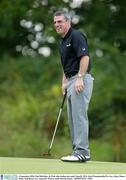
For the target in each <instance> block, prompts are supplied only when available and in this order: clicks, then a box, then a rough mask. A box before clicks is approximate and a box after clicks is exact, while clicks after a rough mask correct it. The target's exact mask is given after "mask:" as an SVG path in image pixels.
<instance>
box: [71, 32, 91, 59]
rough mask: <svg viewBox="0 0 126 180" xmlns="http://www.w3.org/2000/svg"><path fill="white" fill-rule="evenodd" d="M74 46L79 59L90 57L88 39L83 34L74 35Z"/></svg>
mask: <svg viewBox="0 0 126 180" xmlns="http://www.w3.org/2000/svg"><path fill="white" fill-rule="evenodd" d="M72 44H73V48H74V50H75V52H76V54H77V57H78V58H80V57H82V56H89V53H88V45H87V39H86V37H85V36H84V35H83V34H82V33H81V32H74V33H73V37H72Z"/></svg>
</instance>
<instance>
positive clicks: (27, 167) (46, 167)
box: [0, 157, 126, 174]
mask: <svg viewBox="0 0 126 180" xmlns="http://www.w3.org/2000/svg"><path fill="white" fill-rule="evenodd" d="M0 174H126V163H114V162H100V161H89V162H86V163H68V162H62V161H60V160H59V159H33V158H8V157H1V158H0Z"/></svg>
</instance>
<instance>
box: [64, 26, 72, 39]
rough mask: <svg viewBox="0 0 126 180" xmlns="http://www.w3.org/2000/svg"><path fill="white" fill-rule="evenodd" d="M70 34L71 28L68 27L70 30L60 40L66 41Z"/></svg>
mask: <svg viewBox="0 0 126 180" xmlns="http://www.w3.org/2000/svg"><path fill="white" fill-rule="evenodd" d="M71 32H72V28H71V27H70V29H69V30H68V32H67V34H66V35H65V36H64V37H63V38H62V39H63V40H65V39H67V38H68V37H69V36H70V34H71Z"/></svg>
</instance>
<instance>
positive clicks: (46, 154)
mask: <svg viewBox="0 0 126 180" xmlns="http://www.w3.org/2000/svg"><path fill="white" fill-rule="evenodd" d="M50 151H51V150H50V149H49V150H48V152H45V153H43V156H44V157H49V156H51V153H50Z"/></svg>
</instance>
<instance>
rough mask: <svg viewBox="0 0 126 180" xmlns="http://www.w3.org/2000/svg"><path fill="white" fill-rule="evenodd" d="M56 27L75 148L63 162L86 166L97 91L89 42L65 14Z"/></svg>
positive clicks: (60, 13)
mask: <svg viewBox="0 0 126 180" xmlns="http://www.w3.org/2000/svg"><path fill="white" fill-rule="evenodd" d="M54 27H55V29H56V32H57V33H58V34H59V35H60V36H61V38H62V42H61V44H60V54H61V63H62V66H63V78H62V92H63V95H64V94H65V92H66V91H67V109H68V122H69V128H70V134H71V139H72V145H73V152H72V154H71V155H68V156H65V157H62V158H61V160H62V161H67V162H85V161H87V160H90V150H89V142H88V128H89V125H88V116H87V110H88V104H89V101H90V98H91V94H92V89H93V78H92V76H91V75H90V74H89V71H90V68H91V67H90V59H89V54H88V47H87V40H86V37H85V36H84V35H83V34H82V33H81V32H79V31H77V30H74V29H73V28H72V27H71V17H70V15H69V13H67V12H65V11H57V12H55V14H54Z"/></svg>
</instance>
